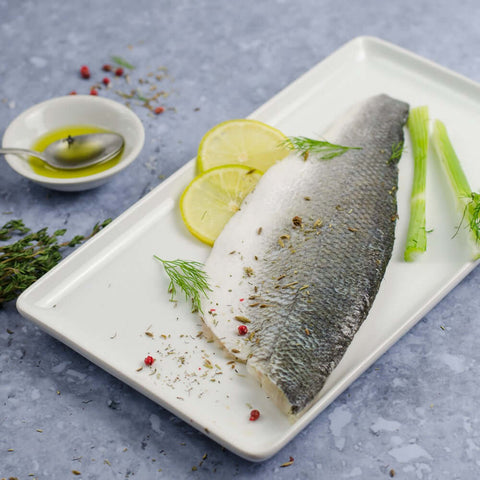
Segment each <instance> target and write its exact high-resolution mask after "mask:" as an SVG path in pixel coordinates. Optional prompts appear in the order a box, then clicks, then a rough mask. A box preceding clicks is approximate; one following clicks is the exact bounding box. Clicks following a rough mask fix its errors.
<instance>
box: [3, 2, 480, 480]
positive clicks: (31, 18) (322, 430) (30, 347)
mask: <svg viewBox="0 0 480 480" xmlns="http://www.w3.org/2000/svg"><path fill="white" fill-rule="evenodd" d="M479 15H480V3H478V2H477V1H474V0H470V1H463V2H452V1H447V0H424V1H418V0H403V1H401V2H400V1H390V2H386V1H381V0H365V1H347V0H336V1H335V0H300V1H297V2H288V1H285V0H263V1H251V0H244V1H232V0H230V1H227V0H211V1H209V0H196V1H186V0H176V1H171V2H167V1H165V0H160V1H157V2H151V1H148V0H136V1H135V2H129V1H127V0H103V1H82V2H65V1H52V0H44V1H41V2H39V1H33V0H30V1H28V0H0V134H2V133H3V131H4V130H5V128H6V127H7V125H8V124H9V122H10V121H11V120H12V119H13V118H14V117H16V116H17V115H18V114H19V113H20V112H21V111H23V110H24V109H26V108H28V107H30V106H31V105H33V104H35V103H37V102H40V101H43V100H46V99H49V98H52V97H55V96H59V95H63V94H67V93H69V92H70V91H71V90H76V91H77V92H78V93H88V91H89V87H90V85H91V84H92V83H93V80H97V81H98V80H100V79H101V78H102V76H103V75H102V73H101V71H100V68H101V66H102V65H103V64H104V63H106V62H108V61H109V59H110V56H111V55H120V56H122V57H124V58H127V59H129V60H130V61H131V63H133V64H135V66H136V67H137V68H136V69H135V71H134V72H133V73H132V82H133V83H134V84H135V85H136V83H135V82H137V81H138V79H139V78H141V77H146V76H147V75H148V73H149V72H157V69H158V68H159V67H162V66H164V67H166V68H167V69H168V76H167V77H166V78H164V79H162V80H161V81H159V85H161V89H163V90H165V91H166V92H168V93H169V95H168V96H167V97H166V98H164V99H163V100H162V104H163V105H164V106H165V107H166V111H165V112H164V113H163V114H162V115H160V116H156V115H153V114H152V113H151V112H149V111H148V110H147V109H145V108H143V107H141V106H138V105H134V106H133V108H134V109H135V111H136V112H137V113H138V115H139V116H140V118H141V119H142V121H143V123H144V125H145V130H146V143H145V147H144V149H143V151H142V153H141V155H140V157H139V158H138V160H137V161H136V162H135V163H134V164H132V165H131V166H130V167H129V168H128V169H127V170H125V171H124V172H122V173H121V174H120V175H118V176H116V177H115V178H114V179H113V180H112V181H110V182H109V183H108V184H106V185H104V186H103V187H100V188H98V189H96V190H94V191H90V192H83V193H74V194H66V193H58V192H51V191H48V190H45V189H43V188H41V187H39V186H36V185H34V184H32V183H30V182H29V181H27V180H25V179H23V178H21V177H19V176H18V175H17V174H16V173H15V172H14V171H13V170H11V169H10V168H9V167H8V165H7V164H6V163H5V162H2V163H0V220H1V221H2V224H3V223H4V222H6V221H7V220H8V219H10V218H22V219H24V221H25V222H26V223H27V225H29V226H30V227H32V228H33V229H38V228H41V227H43V226H48V227H49V228H51V229H52V231H53V229H57V228H63V227H66V228H67V229H68V232H69V233H71V234H86V233H88V232H89V230H90V228H91V227H92V226H93V225H94V224H95V223H96V222H97V221H101V220H103V219H105V218H108V217H113V218H114V217H117V216H118V215H119V214H120V213H122V212H123V211H124V210H125V209H126V208H128V207H129V206H131V205H132V204H133V203H135V202H136V201H137V200H138V199H140V198H141V197H142V196H143V195H144V194H145V193H146V192H148V191H149V190H151V189H152V188H153V187H155V186H157V185H158V184H160V183H161V182H162V180H163V179H164V178H166V177H168V176H169V175H170V174H172V173H173V172H174V171H175V170H177V169H178V168H179V167H180V166H182V165H183V164H184V163H186V162H187V161H188V160H190V159H191V158H192V157H193V156H195V153H196V149H197V146H198V142H199V140H200V138H201V136H202V135H203V133H204V132H205V131H206V130H207V129H208V128H209V127H211V126H213V125H214V124H216V123H218V122H220V121H222V120H226V119H230V118H235V117H244V116H246V115H248V114H250V113H251V112H252V111H253V110H254V109H256V108H257V107H258V106H260V105H261V104H263V103H264V102H265V101H266V100H268V99H269V98H270V97H271V96H272V95H274V94H275V93H277V92H278V91H280V90H281V89H282V88H284V87H285V86H287V85H288V84H289V83H290V82H292V81H293V80H294V79H296V78H297V77H298V76H299V75H301V74H302V73H304V72H305V71H307V70H309V69H310V68H311V67H313V66H315V65H316V64H317V63H318V62H320V61H321V60H322V59H324V58H325V57H326V56H327V55H328V54H330V53H332V52H333V51H334V50H336V49H337V48H338V47H339V46H341V45H342V44H344V43H345V42H347V41H348V40H350V39H352V38H354V37H356V36H359V35H374V36H378V37H381V38H383V39H386V40H388V41H391V42H393V43H395V44H398V45H400V46H402V47H405V48H407V49H410V50H412V51H414V52H416V53H418V54H420V55H423V56H425V57H427V58H429V59H431V60H433V61H435V62H438V63H440V64H442V65H444V66H446V67H449V68H451V69H453V70H456V71H458V72H459V73H461V74H463V75H466V76H467V77H470V78H471V79H473V80H477V81H478V80H480V56H479V48H478V46H479V44H480V29H479V28H478V22H477V20H478V18H479ZM82 64H87V65H89V66H90V68H91V70H92V73H93V78H92V81H85V80H82V79H81V78H80V77H79V75H78V69H79V67H80V66H81V65H82ZM120 85H121V83H120V82H118V83H116V84H115V85H114V87H113V88H112V89H111V90H109V91H105V90H102V91H101V92H100V94H101V95H102V96H106V97H109V98H114V99H118V100H122V99H120V98H119V97H118V96H116V95H115V93H114V90H115V88H116V87H118V86H120ZM122 88H123V89H124V90H128V88H127V86H125V85H123V86H122ZM132 88H133V87H132ZM159 88H160V86H159ZM474 186H475V187H478V185H474ZM8 212H10V213H8ZM479 279H480V273H479V272H478V271H474V272H473V273H472V274H471V275H470V276H469V277H467V278H466V279H465V280H464V281H463V282H462V283H461V284H460V285H459V286H458V287H457V288H455V289H454V290H453V291H452V292H451V293H450V294H449V295H448V296H447V297H446V298H445V299H444V300H443V301H442V302H441V303H440V304H439V305H438V306H437V307H436V308H434V309H433V310H432V311H431V312H430V313H429V314H428V315H427V316H426V317H425V318H424V319H423V320H422V321H421V322H420V323H419V324H418V325H417V326H416V327H415V328H413V329H412V330H411V331H410V332H409V333H408V334H407V335H406V336H405V337H404V338H403V339H402V340H401V341H399V342H398V343H397V344H396V345H395V346H394V347H393V348H392V349H391V350H390V351H389V352H388V353H387V354H385V355H384V356H383V357H382V358H381V359H380V360H379V361H378V362H377V363H376V364H375V365H374V366H373V367H372V368H370V370H368V371H367V372H366V373H365V374H364V375H363V376H362V377H361V378H360V379H358V380H357V381H356V382H355V383H354V384H353V385H352V386H351V387H350V388H349V389H348V390H347V391H346V392H345V393H344V394H342V395H341V396H340V397H339V398H338V399H337V400H336V401H335V402H333V404H332V405H331V406H330V407H329V408H328V409H327V410H326V411H324V412H323V413H322V414H321V415H320V416H319V417H318V418H317V419H316V420H315V421H314V422H313V423H312V424H311V425H310V426H309V427H308V428H306V429H305V430H304V431H303V432H302V433H301V434H300V435H298V437H297V438H295V439H294V440H293V441H292V442H291V443H290V444H288V445H287V446H286V447H285V448H284V449H283V450H282V451H280V452H279V453H278V454H277V455H276V456H274V457H273V458H271V459H270V460H268V461H266V462H263V463H260V464H254V463H250V462H248V461H245V460H242V459H240V458H238V457H237V456H235V455H234V454H231V453H229V452H228V451H225V450H224V449H223V448H221V447H220V446H218V445H217V444H216V443H214V442H213V441H211V440H209V439H208V438H207V437H205V436H204V435H202V434H200V433H198V432H197V431H196V430H193V429H192V428H190V427H189V426H188V425H187V424H185V423H184V422H182V421H181V420H178V419H177V418H176V417H174V416H172V415H171V414H170V413H169V412H167V411H165V410H163V409H162V408H160V407H159V406H158V405H156V404H155V403H153V402H151V401H150V400H147V399H146V398H145V397H143V396H142V395H140V394H139V393H137V392H135V391H133V390H132V389H131V388H129V387H127V386H126V385H124V384H123V383H121V382H119V381H118V380H116V379H115V378H113V377H112V376H110V375H109V374H107V373H105V372H104V371H102V370H101V369H100V368H98V367H96V366H95V365H93V364H91V363H90V362H89V361H87V360H85V359H84V358H82V357H81V356H80V355H78V354H76V353H75V352H73V351H72V350H70V349H69V348H68V347H66V346H64V345H63V344H61V343H60V342H58V341H56V340H54V339H53V338H52V337H50V336H49V335H47V334H46V333H43V332H42V331H40V330H39V329H38V328H37V327H35V326H34V325H33V324H31V323H30V322H29V321H27V320H24V319H23V318H22V317H21V316H20V315H19V314H18V313H17V311H16V309H15V305H14V304H13V303H11V304H8V305H7V306H6V307H5V308H3V309H0V478H2V477H5V478H8V477H17V478H19V479H27V478H39V479H49V480H52V479H66V478H75V475H74V474H73V473H72V471H73V470H75V471H78V472H80V473H81V474H82V477H81V478H88V479H102V480H104V479H124V478H136V479H154V478H166V479H171V478H172V479H173V478H174V479H184V478H199V479H200V478H202V479H207V478H208V479H210V478H219V479H220V478H222V479H223V478H258V479H270V478H273V477H275V478H278V479H291V478H301V479H320V478H322V479H323V478H325V479H326V478H328V479H337V478H338V479H343V478H357V479H374V478H375V479H376V478H380V479H381V478H390V476H392V475H395V478H399V479H404V478H408V479H410V478H414V479H416V478H419V479H470V478H476V476H477V472H478V471H479V470H480V437H479V431H480V429H479V422H480V413H479V409H478V404H479V402H480V393H479V387H480V377H479V375H478V368H479V365H480V349H479V348H478V344H479V340H478V338H479V336H480V314H479V311H480V296H479V295H478V293H477V292H478V281H479ZM57 391H58V392H60V393H59V394H57ZM205 454H207V457H206V459H204V460H203V461H202V458H203V457H204V455H205ZM290 456H292V457H294V459H295V461H294V464H293V465H291V466H289V467H285V468H281V467H280V465H281V464H283V463H284V462H286V461H288V460H289V457H290ZM200 464H201V465H200ZM192 467H196V471H192Z"/></svg>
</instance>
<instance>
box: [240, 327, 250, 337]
mask: <svg viewBox="0 0 480 480" xmlns="http://www.w3.org/2000/svg"><path fill="white" fill-rule="evenodd" d="M247 333H248V327H247V326H246V325H240V326H239V327H238V334H239V335H242V336H243V335H246V334H247Z"/></svg>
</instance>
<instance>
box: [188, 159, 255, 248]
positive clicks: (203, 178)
mask: <svg viewBox="0 0 480 480" xmlns="http://www.w3.org/2000/svg"><path fill="white" fill-rule="evenodd" d="M261 176H262V173H261V172H259V171H258V170H255V169H252V168H250V167H246V166H243V165H224V166H221V167H216V168H212V169H210V170H207V171H206V172H204V173H202V174H201V175H198V176H197V177H195V178H194V179H193V180H192V181H191V182H190V184H189V185H188V186H187V188H186V189H185V191H184V192H183V194H182V197H181V198H180V211H181V213H182V218H183V221H184V222H185V225H186V226H187V228H188V229H189V230H190V232H191V233H192V234H193V235H195V236H196V237H197V238H198V239H200V240H201V241H202V242H205V243H207V244H209V245H213V243H214V242H215V240H216V238H217V237H218V235H219V234H220V232H221V231H222V229H223V227H224V226H225V225H226V223H227V222H228V220H229V219H230V217H232V215H233V214H234V213H235V212H237V211H238V210H240V205H241V203H242V201H243V199H244V198H245V197H246V196H247V195H248V194H249V193H250V192H251V191H252V190H253V189H254V188H255V185H256V184H257V182H258V180H259V178H260V177H261Z"/></svg>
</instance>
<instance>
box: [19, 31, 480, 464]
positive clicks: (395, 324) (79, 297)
mask: <svg viewBox="0 0 480 480" xmlns="http://www.w3.org/2000/svg"><path fill="white" fill-rule="evenodd" d="M377 93H387V94H389V95H391V96H393V97H396V98H399V99H402V100H405V101H407V102H409V103H410V105H411V106H418V105H424V104H426V105H428V106H429V108H430V117H431V118H432V119H433V118H440V119H442V120H443V121H444V122H445V123H446V125H447V128H448V129H449V132H450V134H451V138H452V141H453V144H454V145H455V147H456V149H457V153H458V154H459V157H460V158H461V160H462V162H463V164H464V167H465V169H466V172H467V176H468V178H469V179H471V182H472V187H473V188H476V187H478V183H479V181H480V162H478V161H475V158H476V157H475V155H474V153H475V152H476V151H477V146H476V139H477V136H478V132H477V129H478V125H479V124H480V87H479V86H478V85H477V84H475V83H474V82H472V81H470V80H467V79H465V78H463V77H461V76H459V75H457V74H455V73H453V72H450V71H448V70H446V69H444V68H442V67H440V66H437V65H435V64H433V63H431V62H429V61H427V60H424V59H422V58H420V57H418V56H416V55H414V54H411V53H409V52H407V51H404V50H402V49H400V48H398V47H395V46H393V45H390V44H387V43H385V42H383V41H381V40H378V39H375V38H369V37H360V38H357V39H355V40H353V41H351V42H349V43H348V44H346V45H345V46H343V47H342V48H340V49H339V50H338V51H337V52H335V53H334V54H333V55H331V56H330V57H328V58H327V59H325V60H324V61H323V62H321V63H320V64H319V65H317V66H316V67H315V68H313V69H312V70H310V71H309V72H308V73H307V74H305V75H303V76H302V77H301V78H300V79H298V80H297V81H295V82H294V83H292V84H291V85H290V86H289V87H287V88H286V89H285V90H283V91H282V92H281V93H280V94H278V95H276V96H275V97H274V98H273V99H272V100H270V101H269V102H267V103H266V104H265V105H264V106H262V107H261V108H260V109H258V110H257V111H256V112H254V113H253V114H252V115H251V118H256V119H258V120H262V121H264V122H266V123H269V124H271V125H274V126H276V127H277V128H279V129H280V130H282V131H283V132H284V133H286V134H287V135H305V136H312V135H314V134H321V133H322V132H323V131H325V130H326V128H327V126H328V125H329V123H330V122H332V121H333V120H334V119H335V118H336V117H337V116H338V115H340V114H341V113H342V112H343V111H345V110H346V109H347V107H349V106H350V105H352V104H353V103H355V102H357V101H359V100H361V99H363V98H365V97H367V96H369V95H373V94H377ZM410 152H411V148H410V145H409V143H408V138H407V144H406V152H405V153H404V155H403V157H402V159H401V162H400V178H399V192H398V207H399V216H400V219H399V221H398V223H397V230H396V242H395V248H394V252H393V257H392V259H391V261H390V264H389V266H388V269H387V273H386V276H385V278H384V280H383V282H382V285H381V288H380V291H379V293H378V296H377V299H376V300H375V303H374V305H373V308H372V310H371V312H370V314H369V316H368V318H367V320H366V321H365V323H364V324H363V325H362V327H361V329H360V331H359V332H358V334H357V336H356V337H355V339H354V341H353V343H352V344H351V346H350V347H349V349H348V351H347V353H346V355H345V357H344V358H343V360H342V361H341V363H340V364H339V365H338V367H337V368H336V369H335V371H334V372H333V373H332V375H331V376H330V378H329V380H328V382H327V384H326V385H325V387H324V389H323V391H322V395H321V398H320V399H319V400H318V402H317V403H316V404H315V405H314V406H313V408H311V409H310V410H309V411H308V412H307V413H306V414H305V415H304V416H303V417H302V418H300V419H299V420H298V421H297V422H296V423H295V424H290V423H289V422H288V421H287V419H286V418H285V417H284V416H283V415H282V414H281V413H280V412H278V411H277V409H276V408H275V407H274V406H273V405H272V404H271V402H270V401H269V400H268V399H267V398H266V397H265V395H264V394H263V392H262V390H261V389H260V387H259V386H258V385H257V383H256V381H254V380H253V379H252V378H249V377H248V376H246V375H245V369H244V368H243V366H242V365H236V366H235V368H233V367H232V364H229V363H228V361H229V359H227V358H226V357H225V356H224V354H223V353H222V351H220V350H219V349H218V348H217V347H216V346H215V345H214V344H212V343H208V342H207V341H206V340H205V338H203V337H201V336H198V333H199V332H200V330H201V322H200V319H199V317H198V316H197V315H194V314H192V313H190V311H189V308H188V306H187V304H186V303H185V302H183V301H179V302H178V304H176V303H172V302H170V301H169V296H168V294H167V286H168V279H167V277H166V275H165V274H164V273H163V271H162V267H161V265H160V264H159V263H158V262H156V261H155V260H154V259H153V255H154V254H157V255H159V256H160V257H162V258H166V259H174V258H182V259H191V260H198V261H204V260H205V259H206V257H207V255H208V253H209V248H208V247H206V246H204V245H202V244H201V243H200V242H198V241H197V240H196V239H195V238H193V237H192V236H191V235H190V234H189V233H188V231H187V230H186V228H185V227H184V225H183V223H182V220H181V218H180V215H179V209H178V200H179V196H180V194H181V192H182V190H183V189H184V188H185V186H186V185H187V184H188V182H189V181H190V180H191V179H192V178H193V176H194V167H195V164H194V160H192V161H191V162H189V163H188V164H187V165H185V166H184V167H183V168H181V169H180V170H179V171H177V172H176V173H175V174H174V175H172V176H171V177H170V178H169V179H168V180H166V181H165V182H163V183H162V184H161V185H160V186H158V187H157V188H156V189H155V190H153V191H152V192H151V193H150V194H148V195H147V196H146V197H145V198H143V199H142V200H140V201H139V202H137V203H136V204H135V205H133V206H132V207H131V208H130V209H128V210H127V211H126V212H125V213H124V214H122V215H121V216H120V217H119V218H118V219H116V220H115V221H114V222H113V223H112V224H111V225H110V226H109V227H108V228H106V229H105V230H104V231H102V232H101V233H99V234H98V235H96V236H95V237H94V238H93V239H92V240H90V241H89V242H87V243H86V244H85V245H83V246H82V247H81V248H79V249H78V250H77V251H75V252H74V253H73V254H71V255H70V256H69V257H68V258H66V259H65V260H64V261H62V262H61V263H60V264H59V265H58V266H57V267H56V268H55V269H53V270H52V271H51V272H49V273H48V274H47V275H45V276H44V277H43V278H42V279H41V280H39V281H38V282H36V283H35V284H34V285H33V286H32V287H30V288H29V289H28V290H27V291H26V292H25V293H24V294H23V295H22V296H21V297H20V298H19V300H18V303H17V306H18V309H19V311H20V313H21V314H22V315H24V316H25V317H27V318H29V319H31V320H33V321H34V322H36V323H37V324H38V325H40V327H42V328H44V329H45V330H46V331H47V332H49V333H50V334H51V335H53V336H55V337H56V338H58V339H59V340H61V341H62V342H64V343H66V344H67V345H69V346H70V347H71V348H73V349H75V350H76V351H78V352H80V353H81V354H82V355H84V356H85V357H87V358H89V359H90V360H91V361H92V362H94V363H96V364H97V365H99V366H101V367H102V368H104V369H105V370H107V371H108V372H110V373H111V374H112V375H115V376H116V377H118V378H119V379H121V380H123V381H124V382H126V383H127V384H129V385H131V386H132V387H133V388H135V389H137V390H138V391H140V392H142V393H143V394H145V395H146V396H148V397H149V398H151V399H152V400H154V401H155V402H157V403H159V404H160V405H162V406H163V407H165V408H167V409H168V410H170V411H171V412H173V413H174V414H176V415H178V416H179V417H181V418H182V419H184V420H185V421H186V422H188V423H190V424H191V425H193V426H194V427H196V428H198V429H199V430H201V431H202V432H204V433H206V434H207V435H209V436H210V437H211V438H213V439H214V440H216V441H217V442H219V443H220V444H222V445H224V446H225V447H226V448H228V449H230V450H232V451H233V452H235V453H237V454H238V455H240V456H242V457H244V458H247V459H250V460H255V461H259V460H264V459H266V458H268V457H269V456H271V455H273V454H275V453H276V452H277V451H278V450H279V449H280V448H282V447H283V446H284V445H285V444H286V443H287V442H288V441H289V440H291V439H292V438H293V437H295V435H296V434H298V433H299V432H300V431H301V430H302V429H303V428H304V427H305V426H306V425H308V424H309V423H310V422H311V421H312V420H313V419H314V418H315V417H316V416H317V415H318V414H319V413H320V412H321V411H322V410H323V409H324V408H325V407H326V406H327V405H328V404H329V403H330V402H332V401H333V400H334V399H335V398H336V397H337V396H338V395H339V394H340V393H341V392H342V391H343V390H344V389H345V388H347V387H348V386H349V385H350V384H351V383H352V382H353V381H354V380H355V379H356V378H357V377H358V376H359V375H360V374H361V373H362V372H363V371H365V370H366V369H367V368H368V367H369V366H370V365H371V364H372V363H373V362H374V361H375V360H376V359H377V358H378V357H379V356H380V355H382V354H383V353H384V352H385V351H386V350H387V349H388V348H389V347H390V346H391V345H392V344H393V343H394V342H395V341H397V340H398V339H399V338H400V337H401V336H402V335H403V334H404V333H406V332H407V331H408V330H409V329H410V328H411V327H412V326H413V325H414V324H415V323H416V322H417V321H418V320H419V319H420V318H421V317H422V316H423V315H424V314H425V313H426V312H427V311H428V310H430V309H431V308H432V307H433V306H434V305H435V304H436V303H437V302H438V301H439V300H440V299H441V298H442V297H443V296H444V295H446V293H447V292H448V291H449V290H451V289H452V288H453V287H454V286H455V285H456V284H457V283H458V282H459V281H460V280H461V279H462V278H464V277H465V276H466V275H467V273H468V272H470V271H471V270H472V269H473V268H474V266H475V263H473V262H471V261H470V258H469V249H468V246H467V242H466V238H465V234H464V233H463V231H461V232H460V234H459V235H458V236H457V237H455V238H453V239H452V234H453V232H454V226H455V225H456V224H457V223H458V221H459V215H458V212H456V211H455V208H454V207H453V202H452V199H453V196H452V195H450V193H449V190H448V185H447V183H446V180H444V178H443V176H442V174H441V172H440V170H439V167H438V165H437V164H436V162H435V157H434V156H433V155H431V156H430V158H429V166H428V168H429V170H428V182H427V223H428V224H427V227H428V228H429V229H433V232H432V233H430V234H429V236H428V241H429V244H428V251H427V253H426V254H424V255H423V256H422V257H421V258H420V259H419V260H418V261H416V262H415V263H413V264H409V263H405V262H404V261H403V248H404V243H405V238H406V232H407V226H408V212H409V196H410V188H411V187H410V185H411V179H412V163H413V162H412V157H411V153H410ZM445 192H447V193H445ZM180 300H183V299H180ZM146 331H149V332H151V334H153V336H149V335H146V334H145V332H146ZM147 354H151V355H152V356H153V357H155V358H156V362H155V363H154V365H153V367H152V368H147V367H144V368H142V369H141V370H139V369H140V367H142V364H143V359H144V358H145V356H146V355H147ZM209 367H211V368H209ZM412 375H415V373H414V372H413V373H412ZM251 408H257V409H258V410H260V412H261V418H260V420H258V421H257V422H250V421H249V420H248V418H249V411H250V409H251Z"/></svg>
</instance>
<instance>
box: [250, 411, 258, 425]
mask: <svg viewBox="0 0 480 480" xmlns="http://www.w3.org/2000/svg"><path fill="white" fill-rule="evenodd" d="M259 418H260V412H259V411H258V410H252V411H251V412H250V419H249V420H250V421H251V422H255V420H258V419H259Z"/></svg>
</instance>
